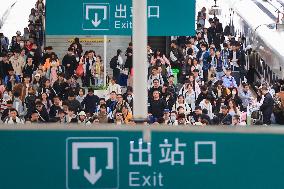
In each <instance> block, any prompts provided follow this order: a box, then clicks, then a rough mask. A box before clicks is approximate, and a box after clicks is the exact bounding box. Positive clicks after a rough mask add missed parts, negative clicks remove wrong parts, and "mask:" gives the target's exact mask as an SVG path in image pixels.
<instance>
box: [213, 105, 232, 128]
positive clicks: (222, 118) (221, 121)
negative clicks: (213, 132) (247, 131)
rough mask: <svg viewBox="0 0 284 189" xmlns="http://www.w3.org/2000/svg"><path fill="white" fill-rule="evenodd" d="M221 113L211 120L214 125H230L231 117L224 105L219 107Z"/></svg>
mask: <svg viewBox="0 0 284 189" xmlns="http://www.w3.org/2000/svg"><path fill="white" fill-rule="evenodd" d="M221 111H222V112H221V113H218V114H217V115H216V116H215V117H214V118H213V120H212V122H213V124H214V125H231V124H232V116H231V115H230V114H229V113H228V112H229V109H228V107H227V106H226V105H223V106H221Z"/></svg>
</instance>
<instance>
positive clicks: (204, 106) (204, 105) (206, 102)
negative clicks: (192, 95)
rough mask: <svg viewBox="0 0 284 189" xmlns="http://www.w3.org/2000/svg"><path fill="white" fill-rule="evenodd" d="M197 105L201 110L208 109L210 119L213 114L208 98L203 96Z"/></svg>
mask: <svg viewBox="0 0 284 189" xmlns="http://www.w3.org/2000/svg"><path fill="white" fill-rule="evenodd" d="M199 106H200V107H201V108H202V110H204V109H206V110H207V111H208V116H209V117H210V119H213V117H214V114H213V111H212V104H211V102H210V98H205V99H204V100H202V101H201V102H200V104H199Z"/></svg>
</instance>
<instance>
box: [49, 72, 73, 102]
mask: <svg viewBox="0 0 284 189" xmlns="http://www.w3.org/2000/svg"><path fill="white" fill-rule="evenodd" d="M64 76H65V75H64V73H59V74H58V80H57V81H55V82H54V84H53V89H54V90H55V92H56V94H57V96H59V97H60V98H61V100H63V101H64V100H66V99H67V91H68V88H69V86H68V83H67V82H65V81H64Z"/></svg>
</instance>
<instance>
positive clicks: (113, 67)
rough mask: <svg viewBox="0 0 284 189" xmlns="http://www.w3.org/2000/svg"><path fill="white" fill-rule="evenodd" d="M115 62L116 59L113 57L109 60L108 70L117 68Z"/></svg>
mask: <svg viewBox="0 0 284 189" xmlns="http://www.w3.org/2000/svg"><path fill="white" fill-rule="evenodd" d="M117 60H118V57H117V56H114V57H113V58H112V59H111V60H110V68H111V69H115V68H116V67H117Z"/></svg>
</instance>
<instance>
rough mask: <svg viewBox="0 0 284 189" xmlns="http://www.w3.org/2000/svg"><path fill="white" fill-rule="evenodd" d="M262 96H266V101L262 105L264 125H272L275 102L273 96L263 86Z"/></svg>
mask: <svg viewBox="0 0 284 189" xmlns="http://www.w3.org/2000/svg"><path fill="white" fill-rule="evenodd" d="M261 92H262V95H264V100H263V103H262V105H261V106H260V111H261V112H262V114H263V124H267V125H270V124H271V121H270V119H271V115H272V112H273V105H274V100H273V98H272V96H271V94H270V93H269V92H268V88H267V87H266V86H263V87H262V88H261Z"/></svg>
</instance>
